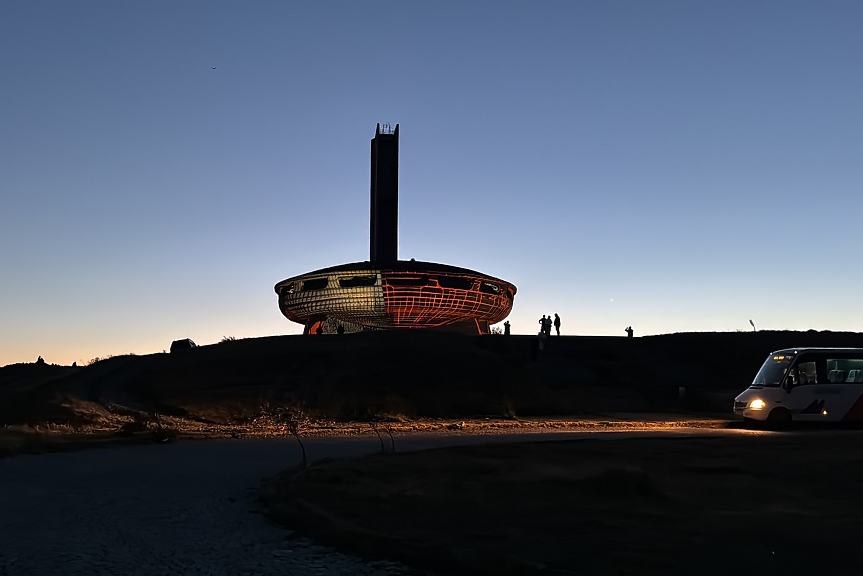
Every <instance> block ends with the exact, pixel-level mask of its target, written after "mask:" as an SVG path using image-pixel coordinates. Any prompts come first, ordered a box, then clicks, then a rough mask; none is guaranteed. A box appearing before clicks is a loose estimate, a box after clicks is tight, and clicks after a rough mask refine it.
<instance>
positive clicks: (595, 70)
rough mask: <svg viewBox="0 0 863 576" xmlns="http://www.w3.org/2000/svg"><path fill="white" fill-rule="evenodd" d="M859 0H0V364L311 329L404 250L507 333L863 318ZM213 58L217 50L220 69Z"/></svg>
mask: <svg viewBox="0 0 863 576" xmlns="http://www.w3.org/2000/svg"><path fill="white" fill-rule="evenodd" d="M861 29H863V2H859V1H857V0H853V1H848V2H831V1H826V2H825V1H818V2H815V1H807V2H796V1H792V0H782V1H776V2H758V1H752V0H745V1H737V2H735V1H729V0H722V1H719V0H717V1H712V2H696V1H693V0H684V1H640V0H639V1H609V0H602V1H598V0H597V1H594V2H575V1H566V2H564V1H560V2H528V1H524V2H502V1H494V2H492V1H488V2H465V1H454V2H440V1H436V2H422V3H421V2H374V1H373V2H349V1H343V2H327V1H321V2H285V1H281V0H280V1H256V2H219V1H207V2H204V1H179V2H178V1H174V0H171V1H153V0H148V1H147V2H115V1H107V0H106V1H101V2H92V1H83V0H78V1H75V2H65V1H59V0H57V1H53V2H40V1H34V0H20V1H16V0H4V1H3V2H0V246H2V251H0V274H2V276H0V365H2V364H8V363H13V362H22V361H27V362H32V361H34V360H35V359H36V357H37V356H38V355H42V356H43V357H44V358H45V360H46V361H47V362H51V363H62V364H69V363H71V362H73V361H77V362H79V363H82V362H86V361H88V360H89V359H91V358H93V357H96V356H101V357H104V356H107V355H110V354H124V353H130V352H133V353H137V354H146V353H151V352H157V351H162V350H164V349H167V348H168V347H169V346H170V342H171V341H172V340H174V339H177V338H182V337H190V338H192V339H193V340H195V341H196V342H198V343H199V344H208V343H212V342H217V341H218V340H220V339H221V338H222V337H223V336H235V337H238V338H240V337H253V336H264V335H271V334H292V333H298V332H301V327H300V326H299V325H297V324H293V323H291V322H288V321H287V320H286V319H285V318H284V317H283V316H282V315H281V314H280V312H279V310H278V305H277V301H276V294H275V293H274V292H273V285H274V284H275V283H276V282H278V281H280V280H282V279H284V278H287V277H289V276H294V275H297V274H301V273H303V272H307V271H311V270H314V269H317V268H322V267H326V266H332V265H336V264H341V263H345V262H352V261H357V260H365V259H367V258H368V233H369V229H368V211H369V198H368V181H369V174H368V170H369V161H368V154H369V140H370V139H371V138H372V137H373V136H374V128H375V124H376V123H377V122H389V123H391V124H396V123H398V124H400V126H401V128H400V136H401V139H400V144H401V148H400V153H401V166H400V226H399V228H400V232H399V246H400V247H399V254H400V256H401V257H402V258H403V259H409V258H416V259H418V260H431V261H437V262H444V263H448V264H453V265H457V266H464V267H467V268H472V269H476V270H480V271H482V272H485V273H487V274H490V275H493V276H498V277H501V278H504V279H507V280H509V281H511V282H513V283H515V284H516V285H517V286H518V295H517V296H516V300H515V307H514V309H513V312H512V314H511V316H510V320H511V322H512V325H513V330H514V332H516V333H535V332H536V330H537V328H538V326H537V319H538V318H539V317H540V316H541V315H542V314H549V313H554V312H557V313H559V314H560V316H561V318H562V319H563V331H564V333H568V334H612V335H623V329H624V328H625V327H626V326H628V325H630V324H631V325H632V326H633V327H634V328H635V332H636V335H644V334H656V333H666V332H680V331H711V330H750V329H751V328H750V326H749V319H752V320H754V322H755V323H756V325H757V326H758V328H759V329H761V328H764V329H778V330H783V329H794V330H805V329H810V328H814V329H819V330H824V329H829V330H853V331H858V330H860V329H861V326H863V305H861V298H860V296H859V294H860V286H861V284H863V264H861V257H860V247H861V245H863V240H861V238H860V236H861V231H863V194H861V191H863V34H861ZM213 67H215V70H213V69H212V68H213Z"/></svg>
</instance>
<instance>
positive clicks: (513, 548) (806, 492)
mask: <svg viewBox="0 0 863 576" xmlns="http://www.w3.org/2000/svg"><path fill="white" fill-rule="evenodd" d="M860 440H861V438H860V434H859V433H857V432H839V433H837V432H825V433H814V434H812V433H810V434H805V435H801V434H788V435H770V436H759V435H754V434H749V435H745V436H744V435H742V434H741V435H740V436H737V437H727V436H725V435H723V436H722V437H717V436H713V437H710V438H705V437H671V438H661V439H621V440H584V441H573V442H546V443H532V444H527V443H525V444H515V445H497V444H491V445H487V446H479V447H462V448H453V449H443V450H433V451H427V452H420V453H407V454H397V455H395V456H383V455H380V456H375V457H369V458H364V459H361V460H353V461H336V462H327V463H323V464H320V465H317V466H312V467H311V468H309V469H307V470H305V471H303V472H301V473H299V474H296V473H294V472H291V473H286V474H284V475H283V476H281V477H280V478H278V479H276V480H274V481H273V482H272V483H270V484H269V485H267V487H266V488H265V502H266V503H267V505H268V506H269V510H270V514H271V515H272V516H273V517H274V518H276V519H278V520H279V521H281V522H282V523H284V524H285V525H286V526H287V527H289V528H292V529H297V528H301V529H302V530H304V531H305V532H306V533H309V534H311V535H313V536H315V537H317V538H319V539H321V540H323V541H324V542H326V543H330V544H334V545H337V546H339V547H342V548H345V549H347V550H351V551H353V552H357V553H360V554H364V555H366V556H368V557H373V558H379V557H380V558H389V559H393V560H398V561H401V562H404V563H407V564H408V565H412V566H416V567H419V568H423V569H430V570H433V571H436V572H439V573H443V574H470V575H472V576H473V575H480V574H513V575H516V574H517V575H523V574H556V575H564V574H591V575H593V574H599V575H605V574H609V575H612V574H613V575H615V576H619V575H622V574H657V575H658V574H699V575H704V574H727V573H730V572H732V571H733V572H737V573H744V574H750V573H752V574H755V573H757V574H816V573H825V572H828V571H829V572H830V573H832V574H856V573H858V572H856V571H855V569H853V567H854V566H856V558H855V554H856V546H857V544H856V543H857V542H859V541H860V538H861V537H863V526H861V524H860V522H859V517H860V516H861V514H863V499H861V498H860V497H859V495H860V494H861V493H863V454H861V453H860V452H859V443H860Z"/></svg>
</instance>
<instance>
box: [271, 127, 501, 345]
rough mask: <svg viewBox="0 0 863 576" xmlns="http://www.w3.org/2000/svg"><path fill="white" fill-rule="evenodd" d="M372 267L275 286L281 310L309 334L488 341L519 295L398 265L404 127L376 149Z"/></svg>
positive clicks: (382, 138) (378, 138)
mask: <svg viewBox="0 0 863 576" xmlns="http://www.w3.org/2000/svg"><path fill="white" fill-rule="evenodd" d="M370 192H371V198H370V201H371V206H370V207H371V210H370V212H371V218H370V229H369V240H370V250H369V260H368V261H367V262H355V263H352V264H343V265H340V266H333V267H331V268H323V269H321V270H315V271H314V272H308V273H306V274H302V275H300V276H294V277H292V278H288V279H287V280H282V281H281V282H279V283H278V284H276V286H275V291H276V294H278V295H279V308H280V309H281V311H282V314H284V315H285V317H286V318H287V319H288V320H291V321H293V322H297V323H300V324H303V326H304V327H305V330H304V334H326V333H330V332H337V331H348V332H356V331H359V330H372V329H383V328H437V329H449V330H457V331H463V332H472V333H474V334H487V333H488V331H489V325H491V324H495V323H497V322H500V321H501V320H503V319H504V318H506V317H507V316H508V315H509V313H510V311H511V310H512V304H513V299H514V298H515V293H516V287H515V286H514V285H513V284H510V283H509V282H507V281H505V280H501V279H499V278H494V277H492V276H487V275H485V274H482V273H480V272H476V271H474V270H468V269H467V268H458V267H455V266H448V265H446V264H435V263H433V262H417V261H414V260H399V259H398V207H399V127H398V125H396V127H395V129H394V130H391V131H390V130H388V129H387V127H386V126H385V127H384V129H383V130H381V125H380V124H378V125H377V128H376V130H375V137H374V138H373V139H372V141H371V185H370Z"/></svg>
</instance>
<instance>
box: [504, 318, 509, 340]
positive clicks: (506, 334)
mask: <svg viewBox="0 0 863 576" xmlns="http://www.w3.org/2000/svg"><path fill="white" fill-rule="evenodd" d="M503 335H504V336H509V320H507V321H506V322H504V323H503Z"/></svg>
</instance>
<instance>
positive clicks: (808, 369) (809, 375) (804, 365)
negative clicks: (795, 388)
mask: <svg viewBox="0 0 863 576" xmlns="http://www.w3.org/2000/svg"><path fill="white" fill-rule="evenodd" d="M797 370H798V373H799V376H798V380H797V383H798V384H799V385H801V386H802V385H804V384H817V383H818V372H817V370H816V369H815V362H801V363H800V364H798V365H797Z"/></svg>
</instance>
